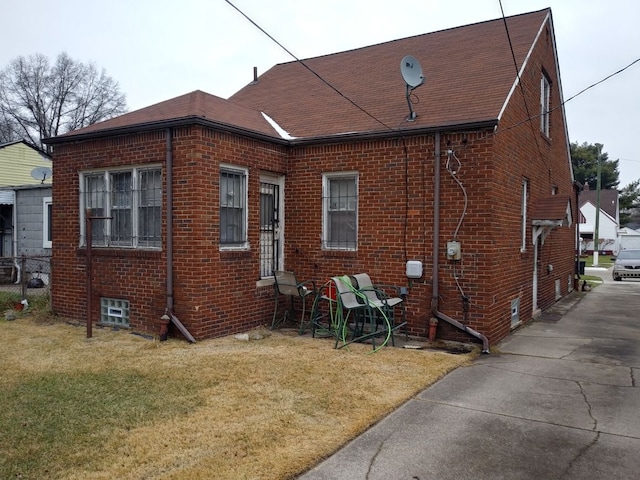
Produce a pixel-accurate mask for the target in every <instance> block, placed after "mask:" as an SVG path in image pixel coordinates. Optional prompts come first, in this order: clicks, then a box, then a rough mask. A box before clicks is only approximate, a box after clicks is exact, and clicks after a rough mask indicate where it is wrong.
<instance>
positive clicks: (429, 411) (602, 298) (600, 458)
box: [300, 269, 640, 480]
mask: <svg viewBox="0 0 640 480" xmlns="http://www.w3.org/2000/svg"><path fill="white" fill-rule="evenodd" d="M586 273H588V274H596V275H599V276H602V277H603V279H604V280H605V283H604V284H603V285H600V286H599V287H597V288H596V289H594V290H592V291H591V292H589V293H588V294H586V295H585V296H584V298H583V299H582V300H580V302H579V303H577V304H576V305H575V306H574V305H572V304H567V303H566V302H561V303H560V304H557V305H556V307H555V308H554V309H553V311H552V312H551V313H550V314H548V315H545V316H544V317H543V319H544V320H543V321H538V322H535V323H533V324H531V325H529V326H527V327H525V328H522V329H520V330H518V331H517V332H515V333H514V334H513V335H511V336H510V337H509V338H508V339H507V340H505V341H504V342H502V343H501V344H500V345H498V349H499V350H500V353H498V354H492V355H490V356H483V357H481V358H480V359H478V360H477V361H476V362H474V363H473V365H471V366H469V367H464V368H459V369H457V370H455V371H454V372H452V373H450V374H449V375H447V376H446V377H445V378H443V379H442V380H440V381H439V382H438V383H436V384H434V385H433V386H431V387H430V388H428V389H426V390H425V391H424V392H422V393H421V394H419V395H418V396H417V397H416V398H415V399H413V400H411V401H409V402H408V403H406V404H405V405H404V406H403V407H401V408H400V409H398V410H397V411H396V412H394V413H393V414H391V415H390V416H389V417H387V418H386V419H384V420H383V421H382V422H380V423H379V424H377V425H376V426H374V427H373V428H371V429H370V430H368V431H367V432H366V433H364V434H363V435H361V436H360V437H358V438H357V439H355V440H354V441H353V442H351V443H350V444H348V445H347V446H345V447H344V448H343V449H341V450H340V451H338V452H337V453H336V454H334V455H333V456H332V457H330V458H329V459H327V460H326V461H325V462H323V463H321V464H320V465H318V466H317V467H316V468H314V469H312V470H311V471H310V472H308V473H307V474H305V475H303V476H302V477H300V478H302V479H305V480H311V479H326V480H329V479H331V480H337V479H349V480H356V479H367V480H374V479H380V480H383V479H384V480H389V479H394V480H395V479H407V480H448V479H452V480H453V479H455V480H460V479H463V478H464V479H466V478H473V479H474V480H484V479H486V480H499V479H510V480H511V479H517V480H526V479H531V480H544V479H568V480H571V479H576V480H578V479H580V480H585V479H594V480H596V479H597V480H602V479H616V480H620V479H634V480H635V479H638V478H640V371H639V370H638V369H640V314H639V313H638V312H640V280H629V281H623V282H613V281H612V280H611V275H610V273H609V272H608V271H606V270H604V269H603V270H599V271H598V270H591V269H589V271H588V272H586ZM575 298H576V297H574V299H575ZM567 309H569V310H568V311H566V310H567ZM563 310H565V311H563Z"/></svg>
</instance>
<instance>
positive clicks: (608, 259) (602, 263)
mask: <svg viewBox="0 0 640 480" xmlns="http://www.w3.org/2000/svg"><path fill="white" fill-rule="evenodd" d="M613 258H614V257H612V256H611V255H598V266H599V267H605V268H609V267H611V266H613V261H614V260H613ZM580 260H582V261H585V262H586V263H585V266H587V267H593V255H588V256H586V257H581V258H580Z"/></svg>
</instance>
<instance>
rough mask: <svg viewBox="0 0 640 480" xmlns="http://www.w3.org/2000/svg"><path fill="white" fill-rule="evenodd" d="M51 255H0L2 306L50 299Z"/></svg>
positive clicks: (0, 300)
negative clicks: (25, 300)
mask: <svg viewBox="0 0 640 480" xmlns="http://www.w3.org/2000/svg"><path fill="white" fill-rule="evenodd" d="M50 287H51V256H26V255H22V256H21V257H0V303H1V304H2V305H0V308H6V307H9V308H10V307H11V306H12V305H14V304H15V302H18V303H19V302H20V301H21V300H24V299H27V300H29V303H32V301H36V302H37V303H41V302H42V301H43V300H45V298H44V297H46V299H49V295H50Z"/></svg>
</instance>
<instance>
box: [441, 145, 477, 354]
mask: <svg viewBox="0 0 640 480" xmlns="http://www.w3.org/2000/svg"><path fill="white" fill-rule="evenodd" d="M434 141H435V158H434V162H435V163H434V166H435V167H434V175H433V176H434V188H433V196H434V200H433V273H432V282H431V283H432V289H431V291H432V294H431V313H432V315H433V318H431V320H429V340H433V339H432V338H431V336H432V334H433V337H434V338H435V327H436V326H437V324H438V320H444V321H445V322H447V323H448V324H450V325H453V326H454V327H455V328H457V329H459V330H462V331H463V332H465V333H467V334H469V335H471V336H473V337H475V338H477V339H479V340H480V341H482V353H489V339H487V337H485V336H484V335H483V334H481V333H480V332H477V331H475V330H474V329H473V328H470V327H468V326H467V325H464V324H463V323H461V322H459V321H457V320H454V319H453V318H451V317H449V316H448V315H445V314H444V313H442V312H441V311H440V310H439V305H438V304H439V295H440V292H439V289H438V286H439V283H440V280H439V275H438V269H439V262H438V255H439V253H440V161H441V159H440V132H436V134H435V140H434Z"/></svg>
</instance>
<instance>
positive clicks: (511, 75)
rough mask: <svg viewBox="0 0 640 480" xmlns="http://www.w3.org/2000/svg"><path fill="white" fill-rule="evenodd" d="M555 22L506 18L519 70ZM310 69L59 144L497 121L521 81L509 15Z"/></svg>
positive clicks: (188, 100)
mask: <svg viewBox="0 0 640 480" xmlns="http://www.w3.org/2000/svg"><path fill="white" fill-rule="evenodd" d="M548 16H550V10H549V9H545V10H540V11H537V12H532V13H527V14H523V15H517V16H513V17H508V18H507V19H506V21H507V25H508V28H509V34H510V36H511V42H512V45H513V51H514V54H515V58H516V61H517V64H518V68H519V67H520V66H521V65H522V63H523V62H524V60H525V59H526V56H527V54H528V52H529V51H530V49H531V48H532V46H533V44H534V41H535V39H536V35H538V33H539V32H540V31H541V29H542V26H543V24H544V22H545V20H546V19H547V17H548ZM405 55H413V56H414V57H416V59H418V61H419V62H420V63H421V65H422V69H423V71H424V74H425V77H426V81H425V83H424V84H423V85H422V86H420V87H418V88H417V89H416V90H415V91H414V92H413V95H412V100H413V109H414V111H415V112H416V113H417V115H418V117H417V118H416V120H415V121H414V122H407V121H406V120H405V119H406V117H407V116H408V114H409V107H408V105H407V100H406V97H405V84H404V80H403V79H402V76H401V74H400V63H401V60H402V58H403V57H404V56H405ZM304 63H305V65H307V66H308V67H309V68H310V69H312V70H313V72H315V74H314V73H312V72H311V71H309V70H308V69H307V68H305V66H304V65H302V64H301V63H299V62H296V61H293V62H289V63H283V64H279V65H276V66H274V67H273V68H271V69H270V70H268V71H267V72H265V73H264V74H263V75H261V76H260V77H259V78H258V81H257V82H253V83H251V84H249V85H247V86H245V87H244V88H242V89H241V90H240V91H238V92H237V93H235V94H234V95H233V96H231V97H230V98H229V100H224V99H222V98H219V97H216V96H213V95H210V94H207V93H205V92H202V91H194V92H191V93H189V94H186V95H182V96H180V97H176V98H174V99H171V100H167V101H165V102H161V103H158V104H156V105H151V106H149V107H146V108H143V109H141V110H137V111H134V112H130V113H127V114H125V115H122V116H120V117H117V118H114V119H111V120H107V121H105V122H101V123H98V124H95V125H91V126H89V127H86V128H83V129H80V130H76V131H75V132H71V133H69V134H66V135H64V136H62V138H65V139H66V138H68V137H72V136H75V135H79V134H91V133H95V132H99V131H104V130H111V129H122V128H126V127H134V126H139V125H148V124H155V123H158V124H161V123H162V122H165V121H169V120H177V119H186V118H192V117H197V118H198V119H202V120H204V121H210V122H214V123H216V124H222V125H229V126H232V127H235V128H239V129H242V130H247V131H251V132H256V133H258V134H260V135H267V136H272V137H275V138H281V137H280V134H278V132H276V130H275V129H274V128H273V127H272V126H271V125H270V124H269V122H267V121H266V120H265V119H264V117H263V116H262V114H261V112H264V113H266V114H267V115H268V116H269V117H271V118H272V119H273V120H275V122H277V124H278V125H279V126H280V127H281V128H282V129H284V130H285V131H286V132H288V133H289V134H290V135H291V136H293V137H297V138H315V137H323V136H332V135H342V134H346V133H353V132H358V133H375V132H385V131H388V130H389V129H398V128H401V129H412V128H432V127H441V126H452V125H460V124H468V123H475V122H491V121H495V120H497V118H498V115H499V113H500V111H501V108H502V107H503V105H504V104H505V102H506V100H507V97H508V94H509V91H510V89H511V87H512V86H513V85H514V82H515V81H516V78H517V74H516V68H515V66H514V63H513V57H512V53H511V49H510V47H509V41H508V38H507V33H506V30H505V25H504V21H503V19H502V18H500V19H497V20H491V21H487V22H482V23H476V24H472V25H467V26H463V27H458V28H452V29H448V30H442V31H438V32H434V33H428V34H424V35H418V36H414V37H409V38H404V39H400V40H394V41H391V42H386V43H381V44H378V45H371V46H368V47H363V48H359V49H355V50H349V51H346V52H341V53H335V54H331V55H325V56H321V57H315V58H310V59H307V60H304ZM316 74H317V75H316ZM318 76H320V77H322V79H324V80H325V81H326V82H327V83H329V84H330V85H331V87H330V86H328V85H327V84H326V83H324V82H323V81H322V80H321V79H320V78H318ZM336 90H337V92H336ZM338 92H339V93H338ZM354 104H356V105H358V106H359V107H360V108H358V107H356V106H355V105H354ZM363 110H364V111H363ZM105 133H106V132H105ZM52 143H54V142H52Z"/></svg>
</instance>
